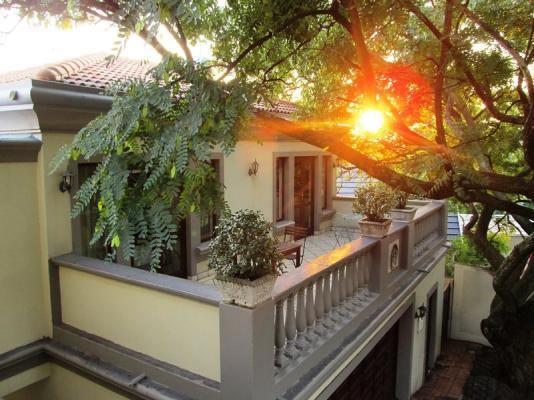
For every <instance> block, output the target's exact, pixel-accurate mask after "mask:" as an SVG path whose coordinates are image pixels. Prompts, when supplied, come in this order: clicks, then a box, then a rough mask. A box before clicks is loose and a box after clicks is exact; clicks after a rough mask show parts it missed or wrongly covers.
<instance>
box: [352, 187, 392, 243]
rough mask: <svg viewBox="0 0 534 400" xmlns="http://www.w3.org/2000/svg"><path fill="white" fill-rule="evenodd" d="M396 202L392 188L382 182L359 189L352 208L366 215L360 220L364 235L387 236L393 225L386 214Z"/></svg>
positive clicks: (355, 194)
mask: <svg viewBox="0 0 534 400" xmlns="http://www.w3.org/2000/svg"><path fill="white" fill-rule="evenodd" d="M394 204H395V203H394V197H393V193H392V190H391V188H390V187H389V186H387V185H385V184H383V183H381V182H377V183H371V184H369V185H367V186H364V187H362V188H359V189H357V190H356V192H355V193H354V202H353V203H352V209H353V210H354V212H356V213H358V214H362V215H364V217H365V218H362V219H361V220H360V221H358V224H359V225H360V231H361V234H362V236H370V237H374V238H382V237H384V236H386V235H387V233H388V231H389V226H390V225H391V219H387V218H386V214H387V212H388V211H389V210H390V209H391V208H392V207H393V205H394Z"/></svg>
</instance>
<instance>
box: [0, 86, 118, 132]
mask: <svg viewBox="0 0 534 400" xmlns="http://www.w3.org/2000/svg"><path fill="white" fill-rule="evenodd" d="M111 102H112V98H111V97H110V96H105V95H103V94H102V91H101V90H99V89H94V88H86V87H79V86H75V85H69V84H65V83H61V82H49V81H40V80H36V79H24V80H21V81H17V82H11V83H5V84H1V85H0V113H1V114H0V115H1V117H0V134H1V133H10V134H16V133H23V134H27V133H43V132H51V131H53V132H71V133H72V132H77V131H79V130H80V129H81V128H83V127H84V126H85V125H87V123H89V121H91V120H92V119H94V118H95V117H96V116H98V115H99V114H102V113H103V112H106V111H107V110H109V108H110V106H111ZM66 116H68V117H66Z"/></svg>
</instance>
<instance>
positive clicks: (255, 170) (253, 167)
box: [248, 159, 260, 176]
mask: <svg viewBox="0 0 534 400" xmlns="http://www.w3.org/2000/svg"><path fill="white" fill-rule="evenodd" d="M259 167H260V164H258V161H256V159H254V162H252V164H250V167H248V175H249V176H252V175H254V176H256V174H257V173H258V168H259Z"/></svg>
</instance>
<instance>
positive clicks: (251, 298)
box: [214, 275, 278, 308]
mask: <svg viewBox="0 0 534 400" xmlns="http://www.w3.org/2000/svg"><path fill="white" fill-rule="evenodd" d="M277 277H278V276H277V275H265V276H262V277H261V278H258V279H256V280H253V281H249V280H248V279H240V278H229V277H225V276H219V275H217V276H215V280H214V281H215V286H217V287H218V288H219V289H221V292H222V295H223V301H224V302H225V303H232V304H237V305H240V306H243V307H247V308H254V307H255V306H256V305H257V304H259V303H261V302H263V301H265V300H267V299H268V298H270V297H271V293H272V291H273V287H274V284H275V282H276V278H277Z"/></svg>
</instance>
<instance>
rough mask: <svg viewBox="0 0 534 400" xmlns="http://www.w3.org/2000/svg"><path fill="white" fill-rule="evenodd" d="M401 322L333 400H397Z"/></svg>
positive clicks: (362, 363)
mask: <svg viewBox="0 0 534 400" xmlns="http://www.w3.org/2000/svg"><path fill="white" fill-rule="evenodd" d="M398 325H399V324H398V322H397V323H396V324H395V325H394V326H393V327H392V328H391V329H390V330H389V332H388V333H386V335H385V336H384V337H383V338H382V339H381V340H380V342H378V343H377V345H376V346H375V347H374V349H373V350H371V352H370V353H369V354H368V355H367V357H365V358H364V359H363V361H362V362H361V363H360V364H359V365H358V367H356V369H355V370H354V371H353V372H352V373H351V374H350V375H349V376H348V377H347V379H345V381H344V382H343V383H342V384H341V386H339V387H338V388H337V390H336V391H335V392H334V393H333V394H332V395H331V396H330V400H394V399H395V384H396V375H397V345H398V337H399V327H398Z"/></svg>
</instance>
